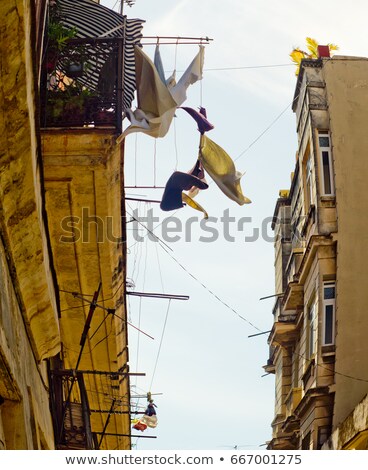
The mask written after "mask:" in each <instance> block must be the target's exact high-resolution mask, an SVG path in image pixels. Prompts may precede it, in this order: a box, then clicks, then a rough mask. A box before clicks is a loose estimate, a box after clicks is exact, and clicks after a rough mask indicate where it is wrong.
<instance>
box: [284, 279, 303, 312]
mask: <svg viewBox="0 0 368 470" xmlns="http://www.w3.org/2000/svg"><path fill="white" fill-rule="evenodd" d="M283 300H284V302H283V304H284V305H283V310H296V309H297V308H298V307H301V306H303V305H304V286H303V285H302V284H299V282H297V281H292V282H289V285H288V287H287V289H286V292H285V295H284V299H283Z"/></svg>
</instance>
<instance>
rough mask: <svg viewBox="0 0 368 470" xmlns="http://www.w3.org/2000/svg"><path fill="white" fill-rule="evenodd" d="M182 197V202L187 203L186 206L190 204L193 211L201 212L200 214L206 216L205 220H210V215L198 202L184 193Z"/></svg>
mask: <svg viewBox="0 0 368 470" xmlns="http://www.w3.org/2000/svg"><path fill="white" fill-rule="evenodd" d="M181 196H182V200H183V202H185V204H188V206H190V207H192V208H193V209H195V210H197V211H200V212H203V214H204V217H203V218H204V219H208V214H207V212H206V210H205V209H203V207H202V206H201V205H200V204H198V202H196V201H194V200H193V199H192V198H191V197H190V196H188V194H185V193H184V192H183V193H181Z"/></svg>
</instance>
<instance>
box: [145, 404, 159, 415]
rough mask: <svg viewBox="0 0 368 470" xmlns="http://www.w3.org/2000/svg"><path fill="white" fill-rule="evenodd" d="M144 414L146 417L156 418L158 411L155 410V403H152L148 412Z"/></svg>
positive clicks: (147, 409) (148, 407)
mask: <svg viewBox="0 0 368 470" xmlns="http://www.w3.org/2000/svg"><path fill="white" fill-rule="evenodd" d="M144 414H145V415H146V416H154V415H156V410H155V405H154V404H153V403H150V404H149V405H148V406H147V408H146V411H145V412H144Z"/></svg>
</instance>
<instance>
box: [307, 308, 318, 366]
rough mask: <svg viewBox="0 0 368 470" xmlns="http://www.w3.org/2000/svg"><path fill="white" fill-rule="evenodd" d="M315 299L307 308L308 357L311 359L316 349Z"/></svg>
mask: <svg viewBox="0 0 368 470" xmlns="http://www.w3.org/2000/svg"><path fill="white" fill-rule="evenodd" d="M316 310H317V309H316V302H315V300H314V301H313V302H312V303H311V304H310V305H309V308H308V343H307V346H308V350H307V356H308V359H311V358H312V357H313V356H314V354H315V353H316V350H317V334H316V333H317V328H316V326H317V325H316V323H317V312H316Z"/></svg>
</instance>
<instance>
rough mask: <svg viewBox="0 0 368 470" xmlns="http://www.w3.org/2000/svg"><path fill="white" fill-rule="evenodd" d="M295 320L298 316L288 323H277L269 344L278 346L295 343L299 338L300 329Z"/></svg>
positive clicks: (274, 325) (291, 318) (292, 317)
mask: <svg viewBox="0 0 368 470" xmlns="http://www.w3.org/2000/svg"><path fill="white" fill-rule="evenodd" d="M295 320H296V315H293V316H291V317H290V320H288V321H277V322H275V323H274V324H273V327H272V330H271V333H270V336H269V338H268V341H269V343H270V344H272V345H274V346H277V345H280V344H281V345H284V344H287V343H290V342H294V341H295V340H296V339H297V336H298V328H297V325H296V321H295Z"/></svg>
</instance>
